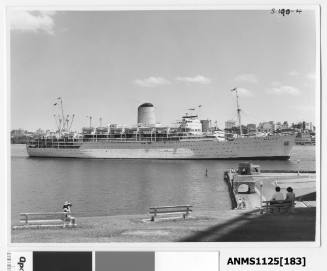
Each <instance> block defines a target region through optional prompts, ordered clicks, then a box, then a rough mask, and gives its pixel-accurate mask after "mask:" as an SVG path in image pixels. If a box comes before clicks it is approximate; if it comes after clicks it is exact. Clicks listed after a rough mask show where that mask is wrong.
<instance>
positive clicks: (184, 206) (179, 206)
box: [149, 205, 193, 209]
mask: <svg viewBox="0 0 327 271" xmlns="http://www.w3.org/2000/svg"><path fill="white" fill-rule="evenodd" d="M187 207H189V208H192V207H193V206H192V205H176V206H158V207H150V208H149V209H164V208H187Z"/></svg>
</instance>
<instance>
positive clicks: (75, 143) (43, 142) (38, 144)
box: [27, 136, 215, 148]
mask: <svg viewBox="0 0 327 271" xmlns="http://www.w3.org/2000/svg"><path fill="white" fill-rule="evenodd" d="M194 140H197V141H205V140H210V141H212V140H215V137H210V136H170V137H152V138H150V137H146V138H126V137H120V138H97V137H94V138H77V139H76V138H60V139H49V138H40V139H35V140H32V141H30V142H29V143H27V146H28V147H30V148H79V147H80V146H81V145H82V144H83V143H95V142H98V143H120V142H124V143H143V144H147V143H152V142H179V141H194Z"/></svg>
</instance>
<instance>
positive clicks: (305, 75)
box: [8, 10, 316, 131]
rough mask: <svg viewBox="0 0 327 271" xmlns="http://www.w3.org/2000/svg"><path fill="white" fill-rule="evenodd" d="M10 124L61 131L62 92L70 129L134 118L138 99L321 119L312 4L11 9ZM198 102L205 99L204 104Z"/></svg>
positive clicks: (163, 113)
mask: <svg viewBox="0 0 327 271" xmlns="http://www.w3.org/2000/svg"><path fill="white" fill-rule="evenodd" d="M8 18H9V25H10V73H11V74H10V76H11V78H10V83H11V87H10V96H11V128H12V129H17V128H23V129H27V130H30V131H33V130H36V129H38V128H41V129H55V127H56V124H55V120H54V117H53V115H54V114H58V109H59V108H58V106H54V103H55V102H56V101H57V100H56V98H57V97H62V99H63V104H64V111H65V114H70V115H72V114H75V119H74V122H73V125H72V129H73V130H80V129H81V127H84V126H88V124H89V120H88V118H87V116H92V117H93V125H99V118H100V117H101V118H102V123H103V124H108V123H117V124H123V125H135V124H136V121H137V107H138V106H139V105H140V104H142V103H144V102H151V103H152V104H154V106H155V112H156V119H157V121H158V122H160V123H162V124H171V123H175V122H176V121H177V120H178V119H180V118H181V116H182V115H183V114H185V112H188V109H189V108H197V110H196V113H198V114H199V116H200V118H201V119H211V120H213V121H217V123H218V125H219V127H220V128H224V123H225V121H226V120H233V119H234V120H236V119H237V115H236V100H235V95H234V93H233V92H231V91H230V90H231V89H233V88H235V87H237V88H238V91H239V96H240V99H239V102H240V106H241V109H242V123H243V124H247V123H259V122H262V121H271V120H272V121H288V122H289V123H292V122H298V121H308V122H313V123H315V122H316V121H315V95H316V94H315V83H316V82H315V81H316V70H315V68H316V50H315V49H316V32H315V29H316V26H315V14H314V11H312V10H303V12H302V13H300V14H297V13H292V14H290V15H288V16H282V15H280V14H271V12H270V10H202V11H200V10H195V11H190V10H189V11H187V10H179V11H178V10H175V11H173V10H170V11H158V10H157V11H26V10H9V13H8ZM199 105H201V107H198V106H199Z"/></svg>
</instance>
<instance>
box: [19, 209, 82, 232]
mask: <svg viewBox="0 0 327 271" xmlns="http://www.w3.org/2000/svg"><path fill="white" fill-rule="evenodd" d="M19 222H20V223H21V225H19V226H14V227H13V229H19V228H42V227H47V228H50V227H62V228H66V227H67V228H72V227H76V220H75V218H74V217H72V216H71V213H65V212H51V213H21V214H20V221H19Z"/></svg>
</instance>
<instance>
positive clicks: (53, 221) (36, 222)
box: [20, 219, 64, 224]
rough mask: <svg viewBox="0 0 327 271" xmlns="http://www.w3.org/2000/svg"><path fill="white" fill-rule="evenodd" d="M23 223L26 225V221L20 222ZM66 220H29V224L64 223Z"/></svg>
mask: <svg viewBox="0 0 327 271" xmlns="http://www.w3.org/2000/svg"><path fill="white" fill-rule="evenodd" d="M20 222H21V223H26V221H25V220H21V221H20ZM63 222H64V220H61V219H49V220H46V219H42V220H28V222H27V224H33V223H34V224H40V223H63Z"/></svg>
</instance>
